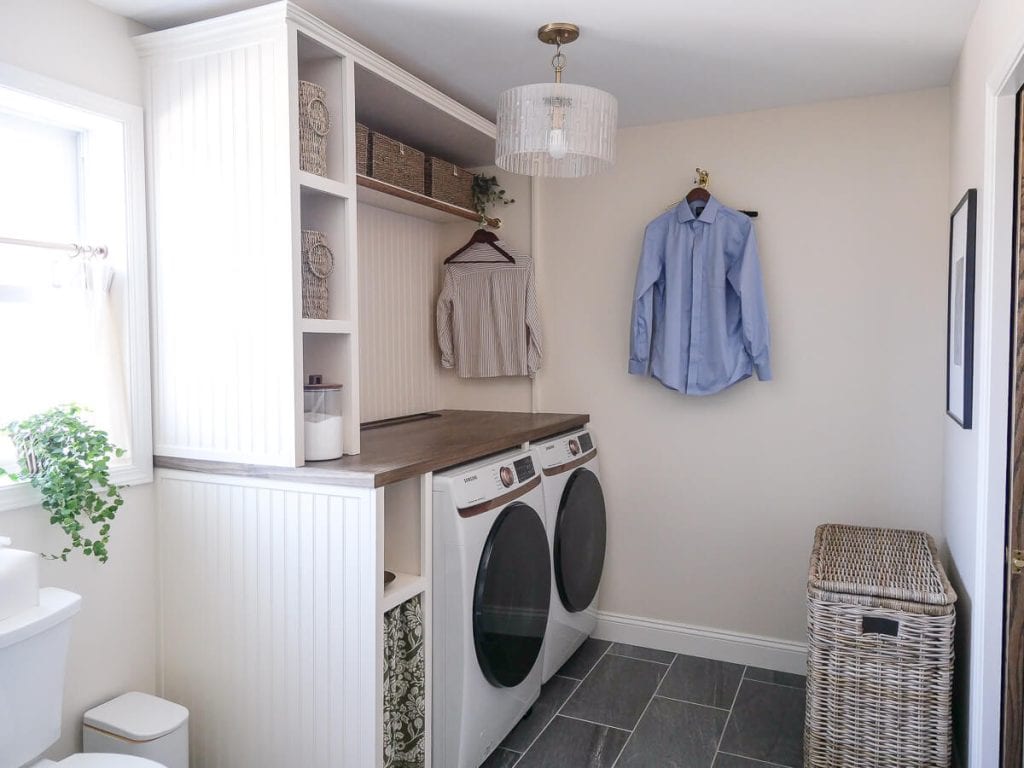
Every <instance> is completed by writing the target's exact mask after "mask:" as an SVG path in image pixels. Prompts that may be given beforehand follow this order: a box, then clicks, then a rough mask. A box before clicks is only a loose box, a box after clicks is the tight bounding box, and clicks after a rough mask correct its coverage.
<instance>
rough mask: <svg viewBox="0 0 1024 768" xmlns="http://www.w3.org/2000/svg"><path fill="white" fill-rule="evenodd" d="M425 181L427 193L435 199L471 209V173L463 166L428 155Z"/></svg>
mask: <svg viewBox="0 0 1024 768" xmlns="http://www.w3.org/2000/svg"><path fill="white" fill-rule="evenodd" d="M425 183H426V189H427V194H428V195H430V197H432V198H434V199H435V200H441V201H443V202H446V203H451V204H452V205H457V206H459V207H460V208H468V209H470V210H472V209H473V174H472V172H470V171H467V170H466V169H465V168H459V166H457V165H455V164H454V163H449V162H448V161H446V160H441V159H440V158H437V157H428V158H427V165H426V181H425Z"/></svg>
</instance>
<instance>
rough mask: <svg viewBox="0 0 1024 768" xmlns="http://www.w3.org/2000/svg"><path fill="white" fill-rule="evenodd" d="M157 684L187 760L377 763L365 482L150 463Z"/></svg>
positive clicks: (277, 765)
mask: <svg viewBox="0 0 1024 768" xmlns="http://www.w3.org/2000/svg"><path fill="white" fill-rule="evenodd" d="M158 493H159V503H160V512H159V524H158V526H159V527H158V530H159V539H158V541H159V545H158V546H159V557H160V564H161V587H160V591H161V603H160V605H161V616H160V624H161V633H162V636H161V648H162V651H161V653H162V663H163V674H162V685H161V688H162V693H163V695H165V696H167V697H168V698H169V699H171V700H173V701H178V702H181V703H182V704H183V705H184V706H186V707H188V709H189V711H190V712H191V717H190V719H189V731H190V738H191V764H192V766H193V768H215V767H220V766H239V767H240V766H245V768H281V766H288V765H295V766H303V768H336V767H337V766H373V765H376V764H377V761H378V755H377V754H376V753H377V747H378V746H379V744H378V739H377V738H376V734H377V733H378V732H379V717H378V713H377V712H376V708H375V707H374V706H373V704H372V702H374V701H375V696H376V693H375V691H376V687H377V676H378V674H379V669H378V667H377V665H376V664H374V663H373V661H372V660H373V659H375V658H377V651H378V649H377V647H376V646H377V644H378V639H377V631H378V630H377V619H378V616H377V606H376V594H377V578H378V574H377V571H378V570H379V568H378V566H379V563H378V547H377V546H376V543H375V536H376V531H375V526H376V521H377V513H376V510H375V507H374V502H373V496H372V494H373V492H372V491H368V490H367V491H360V490H357V489H345V488H338V489H333V491H327V490H326V489H323V488H318V487H315V486H306V485H295V484H275V483H266V482H262V481H254V480H240V479H238V478H224V477H217V476H209V475H199V474H195V473H183V472H174V471H167V470H163V471H161V472H160V473H159V479H158Z"/></svg>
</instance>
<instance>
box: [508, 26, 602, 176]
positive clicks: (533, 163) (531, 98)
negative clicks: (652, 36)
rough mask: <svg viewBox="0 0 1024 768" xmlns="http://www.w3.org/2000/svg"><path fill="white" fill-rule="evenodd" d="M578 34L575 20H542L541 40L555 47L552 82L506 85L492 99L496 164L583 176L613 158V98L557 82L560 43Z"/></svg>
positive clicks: (519, 170)
mask: <svg viewBox="0 0 1024 768" xmlns="http://www.w3.org/2000/svg"><path fill="white" fill-rule="evenodd" d="M579 36H580V29H579V27H577V26H576V25H575V24H567V23H556V24H545V25H544V26H543V27H541V28H540V29H539V30H537V37H538V38H539V39H540V40H541V42H543V43H548V44H549V45H554V46H556V48H555V55H554V57H553V58H552V59H551V66H552V67H554V70H555V81H554V82H553V83H534V84H533V85H521V86H519V87H518V88H510V89H509V90H507V91H505V92H504V93H502V94H501V96H499V97H498V141H497V149H496V153H495V154H496V158H495V162H496V163H497V165H498V167H499V168H504V169H505V170H506V171H511V172H512V173H519V174H523V175H525V176H558V177H576V176H589V175H590V174H592V173H598V172H600V171H603V170H606V169H608V168H610V167H611V166H612V164H613V163H614V162H615V128H616V125H617V123H618V111H619V107H618V102H617V101H616V100H615V97H614V96H612V95H611V94H610V93H606V92H605V91H602V90H599V89H597V88H591V87H589V86H586V85H571V84H569V83H563V82H562V70H564V69H565V63H566V58H565V54H564V53H562V46H563V45H567V44H569V43H571V42H573V41H574V40H576V39H577V38H578V37H579Z"/></svg>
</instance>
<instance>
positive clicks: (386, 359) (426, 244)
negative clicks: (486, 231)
mask: <svg viewBox="0 0 1024 768" xmlns="http://www.w3.org/2000/svg"><path fill="white" fill-rule="evenodd" d="M358 218H359V329H360V334H361V338H360V350H361V357H360V412H361V419H362V420H363V421H364V422H365V421H373V420H375V419H386V418H390V417H392V416H404V415H407V414H410V413H420V412H422V411H430V410H435V409H437V408H440V407H441V367H440V362H439V361H438V352H437V336H436V330H435V321H434V317H435V309H436V304H435V303H436V301H437V293H438V280H439V269H438V259H439V257H440V253H441V232H440V227H439V226H438V225H437V224H434V223H432V222H429V221H424V220H422V219H417V218H413V217H412V216H406V215H404V214H401V213H394V212H392V211H386V210H383V209H381V208H375V207H373V206H370V205H365V204H362V205H360V206H359V210H358Z"/></svg>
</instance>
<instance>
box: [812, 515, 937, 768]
mask: <svg viewBox="0 0 1024 768" xmlns="http://www.w3.org/2000/svg"><path fill="white" fill-rule="evenodd" d="M955 601H956V594H955V593H954V592H953V589H952V587H951V586H950V584H949V580H948V579H947V578H946V574H945V572H944V571H943V570H942V565H941V564H940V562H939V559H938V555H937V553H936V551H935V543H934V542H933V541H932V539H931V537H930V536H928V534H926V533H921V532H919V531H901V530H892V529H887V528H860V527H855V526H847V525H822V526H820V527H819V528H818V530H817V531H816V533H815V537H814V549H813V551H812V552H811V563H810V571H809V574H808V578H807V608H808V616H807V625H808V626H807V629H808V649H807V714H806V722H805V728H804V764H805V766H807V767H808V768H844V767H849V768H867V767H868V766H870V767H871V768H883V766H884V767H885V768H890V767H891V768H915V767H920V768H924V767H925V766H927V767H928V768H946V767H948V766H949V764H950V751H951V745H952V721H951V710H950V705H951V696H952V683H953V623H954V613H953V603H954V602H955Z"/></svg>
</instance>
